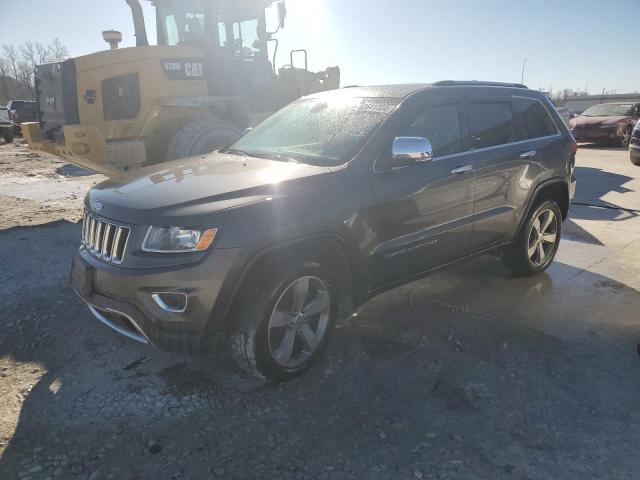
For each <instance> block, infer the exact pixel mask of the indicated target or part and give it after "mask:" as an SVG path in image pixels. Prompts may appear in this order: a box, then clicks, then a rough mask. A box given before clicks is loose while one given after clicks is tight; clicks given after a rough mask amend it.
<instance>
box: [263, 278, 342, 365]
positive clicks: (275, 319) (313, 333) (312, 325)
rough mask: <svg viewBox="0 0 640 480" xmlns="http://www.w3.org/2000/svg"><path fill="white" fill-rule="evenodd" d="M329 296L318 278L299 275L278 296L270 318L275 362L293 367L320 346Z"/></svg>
mask: <svg viewBox="0 0 640 480" xmlns="http://www.w3.org/2000/svg"><path fill="white" fill-rule="evenodd" d="M330 312H331V297H330V295H329V289H328V287H327V285H326V283H325V282H324V281H323V280H321V279H320V278H318V277H313V276H305V277H300V278H298V279H297V280H295V281H294V282H293V283H291V284H290V285H289V286H288V287H287V288H286V289H285V290H284V292H283V293H282V295H280V298H279V299H278V301H277V302H276V305H275V307H274V309H273V312H272V314H271V317H270V319H269V331H268V335H269V350H270V352H271V356H272V358H273V359H274V361H275V362H276V363H278V364H279V365H280V366H282V367H285V368H296V367H299V366H300V365H302V364H303V363H305V362H306V361H307V360H308V359H309V358H310V357H311V355H312V354H313V353H314V352H315V351H316V350H317V349H318V348H319V347H320V345H321V343H322V340H323V339H324V337H325V335H326V333H327V327H328V325H329V318H330Z"/></svg>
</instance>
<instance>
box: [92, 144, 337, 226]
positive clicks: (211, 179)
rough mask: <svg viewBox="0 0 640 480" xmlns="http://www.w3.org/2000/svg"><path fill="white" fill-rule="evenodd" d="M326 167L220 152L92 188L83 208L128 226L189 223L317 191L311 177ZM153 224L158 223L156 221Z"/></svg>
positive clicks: (153, 168)
mask: <svg viewBox="0 0 640 480" xmlns="http://www.w3.org/2000/svg"><path fill="white" fill-rule="evenodd" d="M332 171H333V169H332V168H329V167H318V166H312V165H306V164H302V163H294V162H283V161H275V160H265V159H259V158H254V157H244V156H238V155H231V154H223V153H212V154H208V155H206V156H202V157H194V158H190V159H183V160H176V161H173V162H169V163H164V164H163V165H162V166H161V168H159V167H158V166H154V167H146V168H144V169H141V170H138V171H137V172H136V174H137V176H136V177H135V178H130V179H128V180H126V181H117V180H114V179H111V180H108V181H106V182H103V183H101V184H99V185H97V186H96V187H94V188H92V189H91V190H90V191H89V193H88V194H87V197H86V199H85V205H86V207H87V208H88V209H90V210H92V211H94V212H95V213H96V214H98V215H100V216H103V217H104V218H107V219H111V220H114V221H119V222H125V223H130V224H134V225H135V224H148V223H153V219H159V221H161V222H164V223H167V222H171V221H177V222H179V223H180V224H184V223H185V222H187V223H188V222H189V218H191V219H195V218H200V217H202V216H206V215H208V214H211V213H214V212H219V211H221V210H227V209H231V208H236V207H239V206H241V205H245V204H250V203H256V202H261V201H268V200H271V199H273V198H274V197H282V196H287V195H289V194H292V193H295V192H300V191H304V190H307V189H310V188H314V187H317V186H318V185H321V184H323V182H317V179H313V178H312V177H315V176H317V175H329V174H331V172H332ZM156 221H158V220H156Z"/></svg>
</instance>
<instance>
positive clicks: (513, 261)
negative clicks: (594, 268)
mask: <svg viewBox="0 0 640 480" xmlns="http://www.w3.org/2000/svg"><path fill="white" fill-rule="evenodd" d="M561 231H562V214H561V213H560V209H559V208H558V204H557V203H556V202H555V201H553V200H546V201H544V202H542V203H540V204H539V205H537V206H536V208H534V209H533V211H532V212H531V214H530V215H529V217H528V219H527V222H526V224H525V225H524V228H523V229H522V230H521V232H520V234H519V235H518V237H517V238H516V240H515V241H514V242H513V244H512V245H511V246H510V247H508V248H507V249H505V252H504V255H503V257H502V258H503V262H504V264H505V266H506V267H507V268H508V269H510V270H511V271H512V272H514V273H517V274H520V275H526V276H530V275H536V274H538V273H542V272H544V271H545V270H546V269H547V268H548V267H549V265H551V262H553V259H554V257H555V255H556V252H557V251H558V246H559V245H560V234H561Z"/></svg>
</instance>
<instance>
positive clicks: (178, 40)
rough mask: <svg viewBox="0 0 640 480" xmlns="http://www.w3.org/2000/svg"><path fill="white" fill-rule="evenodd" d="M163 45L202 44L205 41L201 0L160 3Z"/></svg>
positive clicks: (159, 11)
mask: <svg viewBox="0 0 640 480" xmlns="http://www.w3.org/2000/svg"><path fill="white" fill-rule="evenodd" d="M158 23H159V27H160V28H159V30H160V31H159V32H158V33H159V35H160V39H159V40H160V41H159V43H160V44H161V45H201V44H202V43H204V41H205V34H204V6H203V4H202V2H201V1H198V0H195V1H176V0H173V1H165V2H162V3H159V4H158Z"/></svg>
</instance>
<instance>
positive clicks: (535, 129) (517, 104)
mask: <svg viewBox="0 0 640 480" xmlns="http://www.w3.org/2000/svg"><path fill="white" fill-rule="evenodd" d="M513 108H514V110H515V112H516V115H517V116H518V117H519V119H520V126H521V127H522V128H521V131H520V132H519V133H518V140H529V139H531V138H540V137H547V136H549V135H555V134H556V133H558V130H557V129H556V126H555V124H554V123H553V120H552V119H551V117H550V116H549V112H547V109H546V108H544V106H543V105H542V104H541V103H540V102H539V101H537V100H530V99H528V98H517V99H516V100H515V101H514V102H513Z"/></svg>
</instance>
